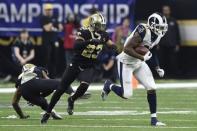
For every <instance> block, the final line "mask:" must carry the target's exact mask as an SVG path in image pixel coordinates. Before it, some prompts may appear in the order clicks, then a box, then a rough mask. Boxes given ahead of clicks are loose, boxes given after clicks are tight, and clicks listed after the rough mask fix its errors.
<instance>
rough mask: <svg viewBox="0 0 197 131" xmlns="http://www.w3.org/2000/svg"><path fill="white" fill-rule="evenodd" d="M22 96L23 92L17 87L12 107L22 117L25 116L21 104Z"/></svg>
mask: <svg viewBox="0 0 197 131" xmlns="http://www.w3.org/2000/svg"><path fill="white" fill-rule="evenodd" d="M20 98H21V92H20V90H19V89H18V88H17V89H16V91H15V93H14V96H13V98H12V107H13V108H14V110H15V111H16V113H17V114H18V115H19V117H20V118H24V114H23V112H22V110H21V108H20V106H19V101H20Z"/></svg>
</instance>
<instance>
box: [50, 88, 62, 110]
mask: <svg viewBox="0 0 197 131" xmlns="http://www.w3.org/2000/svg"><path fill="white" fill-rule="evenodd" d="M64 92H65V89H62V88H58V89H57V90H56V91H55V93H54V94H53V96H52V98H51V101H50V104H49V106H48V108H47V113H51V111H52V109H53V108H54V106H55V105H56V103H57V102H58V101H59V99H60V97H61V96H62V95H63V94H64Z"/></svg>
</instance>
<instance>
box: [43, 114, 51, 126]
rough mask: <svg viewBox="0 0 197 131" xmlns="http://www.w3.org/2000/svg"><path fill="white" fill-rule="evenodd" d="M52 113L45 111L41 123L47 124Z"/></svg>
mask: <svg viewBox="0 0 197 131" xmlns="http://www.w3.org/2000/svg"><path fill="white" fill-rule="evenodd" d="M50 116H51V114H50V113H45V114H44V115H43V116H42V119H41V124H46V123H47V121H48V119H49V118H50Z"/></svg>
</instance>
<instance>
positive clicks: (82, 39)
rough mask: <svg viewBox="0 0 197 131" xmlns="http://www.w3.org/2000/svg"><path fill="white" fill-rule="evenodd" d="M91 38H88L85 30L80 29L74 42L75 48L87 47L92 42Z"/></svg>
mask: <svg viewBox="0 0 197 131" xmlns="http://www.w3.org/2000/svg"><path fill="white" fill-rule="evenodd" d="M90 43H91V41H90V40H86V33H85V31H84V30H82V29H80V30H78V32H77V37H76V40H75V44H74V49H75V50H81V49H83V48H85V47H86V46H87V45H88V44H90Z"/></svg>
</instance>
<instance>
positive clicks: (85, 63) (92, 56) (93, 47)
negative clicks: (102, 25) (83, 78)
mask: <svg viewBox="0 0 197 131" xmlns="http://www.w3.org/2000/svg"><path fill="white" fill-rule="evenodd" d="M77 35H78V36H79V37H82V38H83V39H84V40H85V41H88V40H91V39H99V40H101V41H103V42H101V43H99V44H95V43H90V44H88V45H87V46H86V47H84V48H83V49H81V50H78V51H75V55H74V57H73V63H78V64H80V65H81V66H82V67H89V66H93V65H94V64H96V62H97V56H98V55H99V53H100V52H101V51H102V50H103V49H104V46H105V45H106V42H107V41H108V40H109V36H108V33H107V32H105V31H99V32H94V31H90V30H89V29H88V28H81V29H79V30H78V32H77Z"/></svg>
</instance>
